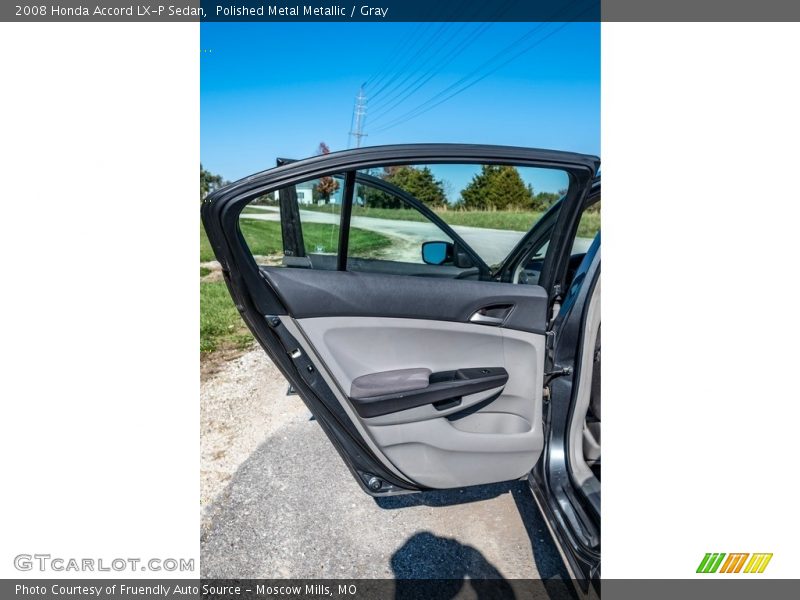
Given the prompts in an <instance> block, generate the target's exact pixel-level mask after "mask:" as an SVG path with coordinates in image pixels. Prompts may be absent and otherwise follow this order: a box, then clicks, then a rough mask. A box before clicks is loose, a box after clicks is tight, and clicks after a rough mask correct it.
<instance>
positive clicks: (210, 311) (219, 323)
mask: <svg viewBox="0 0 800 600" xmlns="http://www.w3.org/2000/svg"><path fill="white" fill-rule="evenodd" d="M240 227H241V230H242V235H244V238H245V240H246V241H247V243H248V245H249V246H250V251H251V252H252V253H253V254H256V255H262V256H263V255H275V254H282V253H283V241H282V238H281V229H280V224H279V223H277V222H274V221H257V220H254V219H242V220H241V221H240ZM303 238H304V241H305V245H306V251H307V252H321V251H322V252H333V251H335V250H336V247H337V245H338V241H339V227H338V225H325V224H322V223H305V224H304V225H303ZM389 244H391V240H390V239H389V238H387V237H386V236H383V235H380V234H378V233H374V232H372V231H366V230H364V229H352V230H351V231H350V246H351V247H352V248H354V250H356V251H358V252H360V254H359V256H368V255H370V254H373V253H374V252H376V251H378V250H380V249H381V248H383V247H385V246H387V245H389ZM212 260H214V252H213V251H212V250H211V244H210V243H209V241H208V237H207V236H206V232H205V230H204V229H203V228H202V226H201V227H200V262H209V261H212ZM211 273H212V271H211V269H208V268H207V267H200V277H201V278H202V277H206V276H208V275H209V274H211ZM252 341H253V337H252V336H251V335H250V331H249V330H248V329H247V327H246V326H245V324H244V323H243V322H242V319H241V317H240V316H239V312H238V311H237V310H236V307H235V306H234V305H233V301H232V300H231V297H230V294H228V289H227V288H226V287H225V282H224V281H201V282H200V352H201V353H209V352H213V351H215V350H221V349H234V350H236V349H241V348H245V347H247V346H248V345H249V344H250V342H252Z"/></svg>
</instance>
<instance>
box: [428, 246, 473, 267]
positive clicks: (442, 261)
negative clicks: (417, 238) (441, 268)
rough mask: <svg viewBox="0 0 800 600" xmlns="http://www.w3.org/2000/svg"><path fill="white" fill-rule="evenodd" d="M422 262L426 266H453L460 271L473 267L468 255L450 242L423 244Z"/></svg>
mask: <svg viewBox="0 0 800 600" xmlns="http://www.w3.org/2000/svg"><path fill="white" fill-rule="evenodd" d="M422 261H423V262H424V263H425V264H428V265H453V266H455V267H458V268H460V269H470V268H472V267H474V266H475V265H474V263H473V262H472V259H470V257H469V255H467V254H466V253H465V252H463V251H462V250H461V248H459V247H458V246H456V245H455V244H453V243H452V242H423V243H422Z"/></svg>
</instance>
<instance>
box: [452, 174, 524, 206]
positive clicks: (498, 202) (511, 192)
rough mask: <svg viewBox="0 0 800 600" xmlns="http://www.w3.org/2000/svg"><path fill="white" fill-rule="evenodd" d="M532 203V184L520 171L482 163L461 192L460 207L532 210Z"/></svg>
mask: <svg viewBox="0 0 800 600" xmlns="http://www.w3.org/2000/svg"><path fill="white" fill-rule="evenodd" d="M533 205H534V194H533V187H532V186H530V185H527V186H526V185H525V182H524V181H522V177H520V175H519V171H517V169H516V168H515V167H511V166H508V165H483V166H482V167H481V172H480V173H477V174H476V175H475V176H473V178H472V181H470V182H469V184H467V187H465V188H464V189H463V190H462V191H461V206H462V207H463V208H465V209H468V210H504V209H509V208H517V209H531V208H533Z"/></svg>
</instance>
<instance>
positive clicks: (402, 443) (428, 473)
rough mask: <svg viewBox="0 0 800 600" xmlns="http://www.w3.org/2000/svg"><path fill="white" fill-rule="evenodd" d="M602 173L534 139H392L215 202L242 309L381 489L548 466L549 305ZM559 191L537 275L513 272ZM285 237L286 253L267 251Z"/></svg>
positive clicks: (260, 179) (304, 165)
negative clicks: (398, 142) (507, 277)
mask: <svg viewBox="0 0 800 600" xmlns="http://www.w3.org/2000/svg"><path fill="white" fill-rule="evenodd" d="M597 167H598V160H597V159H596V158H595V157H589V156H583V155H577V154H570V153H562V152H552V151H542V150H530V149H522V148H506V147H494V146H474V145H470V146H465V145H413V146H384V147H375V148H366V149H359V150H353V151H347V152H340V153H334V154H328V155H325V156H322V157H316V158H312V159H308V160H303V161H298V162H293V163H290V164H286V165H284V166H281V167H278V168H275V169H271V170H269V171H265V172H263V173H260V174H257V175H254V176H252V177H249V178H247V179H244V180H241V181H239V182H237V183H235V184H233V185H231V186H229V187H227V188H224V189H222V190H219V191H218V192H216V193H214V194H212V195H211V196H209V198H208V199H207V200H206V202H205V203H204V205H203V208H202V216H203V222H204V225H205V228H206V230H207V233H208V236H209V239H210V241H211V244H212V246H213V248H214V252H215V254H216V256H217V258H218V260H219V262H220V263H221V265H222V268H223V273H224V275H225V278H226V281H227V283H228V287H229V290H230V292H231V295H232V297H233V299H234V302H235V303H236V305H237V307H238V309H239V311H240V312H241V314H242V317H243V319H244V320H245V322H246V323H247V324H248V326H249V327H250V329H251V330H252V331H253V334H254V335H255V337H256V338H257V339H258V341H259V342H260V343H261V345H262V346H263V347H264V350H265V351H266V352H267V354H269V356H270V357H271V358H272V360H273V361H274V362H275V364H276V365H277V366H278V367H279V368H280V369H281V371H282V372H283V374H284V375H285V376H286V378H287V379H288V380H289V382H290V383H291V384H292V386H293V387H294V388H295V390H297V392H298V393H299V395H300V396H301V397H302V398H303V400H304V401H305V402H306V404H307V405H308V407H309V409H310V410H311V412H312V413H313V414H314V416H315V417H316V419H317V420H318V422H319V423H320V425H321V426H322V428H323V429H324V430H325V432H326V434H327V435H328V437H329V438H330V440H331V442H332V443H333V444H334V446H335V447H336V448H337V450H338V451H339V453H340V455H341V456H342V458H343V460H344V462H345V463H346V465H347V466H348V467H349V468H350V470H351V472H352V473H353V475H354V476H355V478H356V480H357V481H358V482H359V484H360V485H361V486H362V487H363V489H364V490H365V491H367V492H368V493H370V494H373V495H385V494H391V493H396V492H403V491H416V490H425V489H444V488H453V487H462V486H469V485H478V484H486V483H494V482H500V481H506V480H512V479H517V478H520V477H522V476H525V475H526V474H527V473H528V472H529V471H530V470H531V468H532V467H533V466H534V464H535V463H536V461H537V460H538V458H539V456H540V454H541V451H542V446H543V439H544V438H543V433H542V418H541V415H542V386H543V378H544V371H545V353H546V348H545V339H546V332H547V328H548V321H549V315H550V312H551V310H552V307H553V306H554V304H555V303H556V302H558V300H559V298H558V297H559V294H560V290H561V289H562V287H561V286H562V284H563V280H564V277H565V276H566V272H567V266H568V262H569V250H570V248H571V246H572V241H573V238H574V235H575V230H576V228H577V219H578V215H579V207H581V206H582V202H583V200H584V197H585V194H586V192H587V190H588V188H589V186H590V184H591V180H592V177H593V176H594V173H595V171H596V169H597ZM556 189H557V190H558V195H560V196H562V199H561V201H560V203H559V204H560V208H558V211H557V212H558V214H557V215H555V216H553V215H552V214H550V213H549V214H550V217H549V218H551V219H553V222H554V225H553V226H552V228H551V234H550V238H549V240H548V244H547V252H546V255H545V256H544V258H543V261H542V268H541V274H540V275H539V277H538V278H537V282H536V285H526V284H515V283H506V282H502V281H500V280H501V279H503V278H504V277H503V276H502V275H501V274H499V271H498V269H500V268H501V267H502V268H504V269H506V270H507V269H512V270H513V268H514V267H513V265H512V266H509V265H507V264H505V263H506V261H505V258H506V257H507V256H509V255H510V254H511V253H512V252H513V250H514V248H515V247H516V246H517V245H518V244H519V243H520V242H521V240H522V239H523V237H524V234H525V231H524V230H525V229H527V228H528V225H527V222H526V219H529V218H533V217H535V216H536V215H537V214H538V213H537V212H536V211H535V210H533V209H531V210H529V211H528V212H524V210H523V209H525V208H531V207H535V206H537V205H536V201H537V200H536V199H537V198H538V199H545V200H546V199H547V198H549V197H550V196H555V195H556V192H555V190H556ZM548 190H549V191H548ZM537 194H538V195H537ZM548 194H549V195H548ZM543 201H544V200H543ZM515 211H516V212H515ZM501 212H502V215H501ZM551 213H552V211H551ZM477 222H480V223H484V226H482V227H476V226H475V224H476V223H477ZM487 223H488V225H486V224H487ZM520 223H522V225H520ZM530 225H531V226H532V225H533V223H531V224H530ZM509 226H510V227H511V228H512V229H509ZM521 229H522V231H520V230H521ZM275 236H280V241H281V242H282V249H283V251H282V255H279V256H278V255H275V256H269V255H265V254H264V253H263V252H267V251H268V249H269V248H270V244H269V243H267V240H272V241H273V242H274V241H275V239H276V237H275Z"/></svg>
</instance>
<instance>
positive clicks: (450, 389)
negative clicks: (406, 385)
mask: <svg viewBox="0 0 800 600" xmlns="http://www.w3.org/2000/svg"><path fill="white" fill-rule="evenodd" d="M507 382H508V372H507V371H506V370H505V369H504V368H502V367H484V368H470V369H458V370H455V371H442V372H440V373H432V374H431V375H430V378H429V380H428V385H427V386H426V387H423V388H417V389H413V390H403V391H401V392H387V393H384V394H381V395H379V396H363V397H358V398H354V397H351V398H350V400H351V401H352V403H353V406H354V407H355V409H356V412H358V414H359V415H361V416H362V417H366V418H368V417H379V416H381V415H388V414H390V413H395V412H399V411H401V410H408V409H410V408H417V407H418V406H424V405H426V404H433V405H434V407H435V408H437V409H439V410H445V409H447V408H451V407H453V406H458V403H459V402H460V400H461V398H462V397H464V396H468V395H470V394H477V393H479V392H485V391H488V390H493V389H496V388H499V387H502V386H504V385H505V384H506V383H507Z"/></svg>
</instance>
